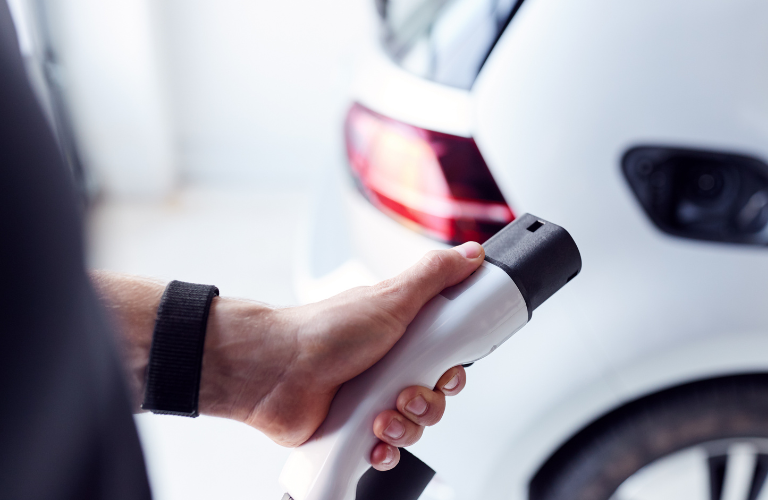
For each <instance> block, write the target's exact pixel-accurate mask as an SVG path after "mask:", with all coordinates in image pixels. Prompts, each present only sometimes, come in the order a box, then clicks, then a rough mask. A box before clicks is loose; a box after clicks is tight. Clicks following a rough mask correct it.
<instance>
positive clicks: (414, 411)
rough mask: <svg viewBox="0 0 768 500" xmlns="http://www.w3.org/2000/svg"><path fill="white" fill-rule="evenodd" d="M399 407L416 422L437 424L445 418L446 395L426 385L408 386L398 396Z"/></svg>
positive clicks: (408, 417)
mask: <svg viewBox="0 0 768 500" xmlns="http://www.w3.org/2000/svg"><path fill="white" fill-rule="evenodd" d="M397 409H398V411H399V412H400V414H401V415H403V416H404V417H406V418H407V419H408V420H410V421H411V422H413V423H414V424H417V425H435V424H436V423H438V422H439V421H440V419H441V418H443V413H444V412H445V395H444V394H443V393H442V392H439V391H431V390H429V389H427V388H426V387H419V386H413V387H408V388H406V389H404V390H403V391H402V392H401V393H400V395H399V396H398V397H397Z"/></svg>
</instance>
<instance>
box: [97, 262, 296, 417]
mask: <svg viewBox="0 0 768 500" xmlns="http://www.w3.org/2000/svg"><path fill="white" fill-rule="evenodd" d="M91 280H92V282H93V284H94V286H95V288H96V291H97V293H98V294H99V296H100V299H101V301H102V303H103V304H104V306H105V307H106V308H107V310H108V311H109V315H110V317H111V318H112V321H113V323H114V325H115V328H116V330H117V333H118V343H119V347H120V354H121V358H122V361H123V364H124V367H125V373H126V378H127V380H128V385H129V388H130V391H131V395H132V399H133V404H134V409H135V411H140V410H139V408H140V404H141V401H142V400H143V398H144V389H145V382H146V373H147V365H148V362H149V351H150V347H151V345H152V334H153V331H154V326H155V318H156V316H157V308H158V305H159V304H160V299H161V297H162V295H163V291H164V290H165V287H166V283H164V282H162V281H159V280H155V279H152V278H144V277H138V276H131V275H126V274H119V273H112V272H107V271H92V272H91ZM274 312H275V310H274V309H272V308H270V307H267V306H265V305H263V304H260V303H257V302H253V301H246V300H239V299H231V298H223V297H216V298H214V300H213V302H212V304H211V309H210V314H209V317H208V327H207V332H206V337H205V346H204V352H203V365H202V373H201V379H200V398H199V411H200V413H202V414H208V415H215V416H221V417H227V418H233V419H236V420H240V421H246V420H247V419H248V417H249V415H250V414H251V412H252V411H253V409H254V407H255V405H257V404H258V403H259V402H260V400H261V399H263V397H265V396H266V394H268V392H269V391H270V390H271V388H272V387H274V385H275V383H276V381H277V380H279V377H280V376H281V374H282V373H283V371H284V370H285V368H286V367H285V366H284V365H285V362H284V360H285V359H286V357H287V353H286V352H281V348H280V347H279V346H280V344H281V343H276V342H274V340H275V336H274V333H275V330H276V329H278V328H279V326H278V325H279V320H278V318H277V315H276V314H274ZM268 339H269V340H270V342H267V340H268ZM282 344H284V343H282ZM284 350H286V349H283V351H284ZM281 365H282V366H281ZM244 367H248V369H246V370H244V369H243V368H244ZM254 378H255V379H257V380H258V381H259V382H260V383H259V384H258V386H259V387H261V388H263V391H261V393H260V394H253V392H250V393H248V395H247V396H248V400H244V399H243V396H242V394H239V391H240V388H241V387H242V386H243V383H244V381H245V379H248V380H253V379H254Z"/></svg>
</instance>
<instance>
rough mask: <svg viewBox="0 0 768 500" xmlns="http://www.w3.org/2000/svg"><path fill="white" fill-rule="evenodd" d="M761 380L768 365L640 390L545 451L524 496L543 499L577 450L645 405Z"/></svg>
mask: <svg viewBox="0 0 768 500" xmlns="http://www.w3.org/2000/svg"><path fill="white" fill-rule="evenodd" d="M722 383H733V384H756V383H760V384H764V385H768V369H766V370H758V371H753V372H746V373H736V374H730V375H718V376H712V377H705V378H700V379H696V380H690V381H687V382H684V383H679V384H676V385H674V386H671V387H666V388H663V389H660V390H657V391H655V392H652V393H648V394H644V395H642V396H639V397H636V398H635V399H632V400H630V401H625V402H623V403H622V404H620V405H618V406H616V407H614V408H612V409H610V410H608V411H607V412H605V413H603V414H602V415H600V416H598V417H597V418H595V419H593V420H592V421H590V422H589V423H587V424H585V425H584V426H582V427H581V428H580V429H578V430H577V431H575V432H574V433H573V434H572V435H571V436H570V437H569V438H568V439H567V440H565V441H564V442H563V443H562V444H561V445H560V446H559V447H558V448H557V449H556V450H554V451H553V452H552V453H550V454H549V456H548V457H547V458H546V459H545V460H544V461H543V463H542V464H541V466H540V467H539V468H538V469H537V470H536V472H535V473H534V474H533V476H532V477H531V479H530V481H529V483H528V499H529V500H543V499H545V498H546V493H547V492H548V491H549V488H550V485H551V484H552V483H553V479H554V478H555V477H556V476H557V475H558V474H559V473H560V472H561V471H563V470H564V469H565V468H566V467H568V465H569V464H570V463H572V462H573V460H574V459H575V458H576V457H577V456H578V455H579V454H580V450H583V449H584V448H585V447H586V446H587V445H588V444H589V443H592V442H594V441H595V440H597V439H599V438H600V437H601V436H603V435H605V434H606V433H607V432H610V429H612V428H615V426H616V425H617V424H619V423H620V422H622V421H624V420H626V419H628V418H629V417H630V416H633V415H636V414H637V413H638V412H639V411H644V409H645V408H648V407H649V406H656V405H659V404H663V401H668V400H669V399H670V398H671V397H672V398H673V397H675V395H676V394H681V393H686V392H689V391H691V389H696V388H704V387H705V386H712V385H715V384H722Z"/></svg>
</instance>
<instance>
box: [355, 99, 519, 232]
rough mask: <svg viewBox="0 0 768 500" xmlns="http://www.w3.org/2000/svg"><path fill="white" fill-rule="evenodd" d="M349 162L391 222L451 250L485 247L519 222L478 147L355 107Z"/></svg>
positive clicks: (368, 195)
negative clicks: (464, 245) (482, 244)
mask: <svg viewBox="0 0 768 500" xmlns="http://www.w3.org/2000/svg"><path fill="white" fill-rule="evenodd" d="M345 135H346V141H347V155H348V157H349V164H350V167H351V169H352V174H353V176H354V178H355V180H356V181H357V184H358V187H359V188H360V190H361V191H362V193H363V195H364V196H365V197H366V198H368V200H369V201H370V202H371V203H373V205H374V206H376V207H377V208H379V209H380V210H381V211H383V212H384V213H386V214H387V215H389V216H391V217H393V218H395V219H397V220H399V221H400V222H402V223H404V224H405V225H407V226H410V227H412V228H414V229H416V230H419V231H421V232H424V233H425V234H427V235H429V236H432V237H434V238H438V239H440V240H443V241H446V242H449V243H454V244H458V243H463V242H465V241H479V242H483V241H485V240H486V239H488V238H490V237H491V236H493V235H494V234H495V233H496V232H497V231H498V230H500V229H501V228H502V227H504V226H505V225H507V224H508V223H509V222H511V221H512V220H514V218H515V217H514V215H513V214H512V210H510V208H509V206H508V205H507V203H506V201H505V200H504V197H503V196H502V194H501V191H499V187H498V186H497V185H496V182H495V181H494V180H493V177H492V176H491V172H490V171H489V170H488V166H487V165H486V164H485V161H484V160H483V157H482V156H481V154H480V151H479V150H478V149H477V145H476V144H475V141H474V140H473V139H470V138H466V137H458V136H455V135H449V134H443V133H440V132H433V131H431V130H425V129H422V128H418V127H414V126H412V125H408V124H405V123H402V122H399V121H396V120H393V119H391V118H387V117H385V116H382V115H380V114H378V113H376V112H374V111H371V110H370V109H368V108H366V107H364V106H362V105H360V104H354V105H353V106H352V108H351V109H350V110H349V114H348V115H347V121H346V123H345Z"/></svg>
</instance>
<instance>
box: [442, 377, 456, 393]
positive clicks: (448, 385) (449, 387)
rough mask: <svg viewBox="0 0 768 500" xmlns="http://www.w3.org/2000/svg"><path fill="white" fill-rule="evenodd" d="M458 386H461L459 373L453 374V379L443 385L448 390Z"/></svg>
mask: <svg viewBox="0 0 768 500" xmlns="http://www.w3.org/2000/svg"><path fill="white" fill-rule="evenodd" d="M458 386H459V374H458V373H457V374H456V375H454V376H453V378H452V379H451V380H449V381H448V383H447V384H445V385H444V386H443V389H445V390H446V391H452V390H454V389H455V388H457V387H458Z"/></svg>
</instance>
